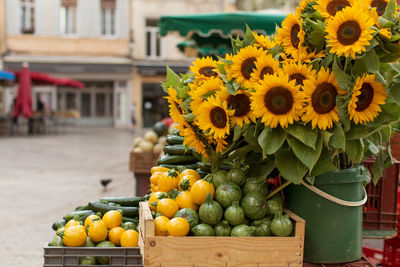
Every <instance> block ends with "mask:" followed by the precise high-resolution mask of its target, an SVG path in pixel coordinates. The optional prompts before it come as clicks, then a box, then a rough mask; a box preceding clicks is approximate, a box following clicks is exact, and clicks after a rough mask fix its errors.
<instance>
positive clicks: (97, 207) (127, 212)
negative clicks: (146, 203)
mask: <svg viewBox="0 0 400 267" xmlns="http://www.w3.org/2000/svg"><path fill="white" fill-rule="evenodd" d="M89 207H90V208H91V209H92V210H94V211H98V212H101V213H102V214H104V213H106V212H107V211H110V210H122V214H123V215H124V216H126V217H131V218H136V217H137V216H138V215H139V208H137V207H117V206H112V205H109V204H104V203H100V202H96V201H90V202H89Z"/></svg>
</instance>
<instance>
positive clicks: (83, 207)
mask: <svg viewBox="0 0 400 267" xmlns="http://www.w3.org/2000/svg"><path fill="white" fill-rule="evenodd" d="M75 210H77V211H78V210H89V207H88V205H86V206H78V207H76V208H75Z"/></svg>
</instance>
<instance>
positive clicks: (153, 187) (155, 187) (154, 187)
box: [150, 184, 158, 193]
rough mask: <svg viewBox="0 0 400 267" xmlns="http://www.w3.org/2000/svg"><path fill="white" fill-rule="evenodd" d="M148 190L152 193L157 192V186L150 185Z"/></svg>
mask: <svg viewBox="0 0 400 267" xmlns="http://www.w3.org/2000/svg"><path fill="white" fill-rule="evenodd" d="M150 190H151V192H152V193H154V192H157V191H158V186H156V185H154V184H151V189H150Z"/></svg>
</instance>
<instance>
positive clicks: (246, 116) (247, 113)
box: [218, 90, 256, 127]
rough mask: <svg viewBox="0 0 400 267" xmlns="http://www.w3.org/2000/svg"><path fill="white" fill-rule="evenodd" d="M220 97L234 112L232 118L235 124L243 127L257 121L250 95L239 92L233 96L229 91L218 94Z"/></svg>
mask: <svg viewBox="0 0 400 267" xmlns="http://www.w3.org/2000/svg"><path fill="white" fill-rule="evenodd" d="M218 97H219V98H220V99H221V100H222V101H226V102H227V104H228V109H230V110H233V111H234V113H233V115H232V117H231V120H232V122H233V123H234V124H237V125H238V126H240V127H243V124H246V123H250V121H252V122H255V121H256V116H255V115H254V114H253V112H252V110H251V107H250V94H249V93H248V92H245V91H243V90H239V91H237V93H236V94H235V95H231V94H229V93H228V92H227V91H221V92H219V93H218Z"/></svg>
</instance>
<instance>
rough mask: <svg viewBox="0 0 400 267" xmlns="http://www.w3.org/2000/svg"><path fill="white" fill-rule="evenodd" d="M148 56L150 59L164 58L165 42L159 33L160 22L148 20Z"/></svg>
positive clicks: (146, 37)
mask: <svg viewBox="0 0 400 267" xmlns="http://www.w3.org/2000/svg"><path fill="white" fill-rule="evenodd" d="M145 31H146V33H145V34H146V36H145V40H146V56H147V57H148V58H149V59H160V58H163V57H164V42H163V41H164V40H163V39H162V38H161V37H160V34H159V31H158V20H156V19H147V20H146V30H145Z"/></svg>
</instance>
